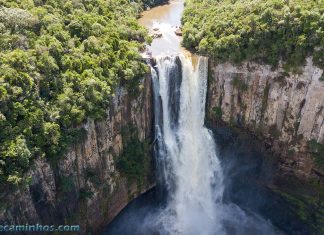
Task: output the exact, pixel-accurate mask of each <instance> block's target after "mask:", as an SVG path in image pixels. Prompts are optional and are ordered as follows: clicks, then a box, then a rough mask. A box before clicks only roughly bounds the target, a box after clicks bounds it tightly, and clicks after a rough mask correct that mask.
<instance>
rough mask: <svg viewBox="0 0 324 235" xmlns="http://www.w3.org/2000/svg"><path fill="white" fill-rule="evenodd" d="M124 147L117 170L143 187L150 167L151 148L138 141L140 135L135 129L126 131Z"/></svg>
mask: <svg viewBox="0 0 324 235" xmlns="http://www.w3.org/2000/svg"><path fill="white" fill-rule="evenodd" d="M123 146H124V149H123V152H122V154H121V156H119V158H118V160H117V169H118V170H119V171H120V172H121V173H122V174H123V175H125V176H126V177H127V179H128V180H129V181H136V182H138V183H139V184H140V185H141V184H142V183H143V182H144V180H145V177H146V176H147V172H148V171H149V167H150V150H149V146H148V144H147V143H145V142H142V141H140V140H139V139H138V134H137V131H136V129H135V128H134V127H128V128H127V129H126V128H125V129H124V131H123Z"/></svg>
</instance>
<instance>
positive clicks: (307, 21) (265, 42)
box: [182, 0, 324, 70]
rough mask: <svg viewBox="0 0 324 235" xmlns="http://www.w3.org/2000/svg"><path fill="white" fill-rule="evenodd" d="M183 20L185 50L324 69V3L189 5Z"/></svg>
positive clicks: (228, 0) (233, 0)
mask: <svg viewBox="0 0 324 235" xmlns="http://www.w3.org/2000/svg"><path fill="white" fill-rule="evenodd" d="M182 21H183V24H184V29H183V30H184V39H183V44H184V46H185V47H187V48H191V49H194V50H197V51H198V52H199V53H202V54H207V55H210V56H212V57H213V58H214V59H215V60H216V61H220V62H223V61H228V60H230V61H233V62H237V63H239V62H241V61H243V60H245V59H249V60H255V61H258V62H262V63H263V62H265V63H267V64H271V65H273V66H277V65H278V62H279V60H280V59H281V60H282V61H284V65H285V68H286V69H287V70H289V69H291V68H296V67H297V66H299V65H302V64H303V63H304V61H305V58H306V57H307V56H308V55H313V57H314V62H315V63H316V64H317V65H318V66H320V67H324V49H323V47H324V1H323V0H267V1H266V0H187V1H186V8H185V12H184V16H183V19H182Z"/></svg>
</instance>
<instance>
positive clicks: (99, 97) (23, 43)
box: [0, 0, 148, 184]
mask: <svg viewBox="0 0 324 235" xmlns="http://www.w3.org/2000/svg"><path fill="white" fill-rule="evenodd" d="M142 4H143V2H140V1H132V2H130V1H128V0H93V1H81V0H73V1H72V0H67V1H65V0H64V1H63V0H43V1H40V0H21V1H12V0H0V34H1V35H0V184H4V183H8V182H9V183H13V184H18V183H20V182H21V181H22V175H23V173H24V172H25V171H26V170H27V169H28V168H29V166H30V164H31V160H32V159H34V158H36V157H47V158H53V157H57V156H60V155H62V154H63V152H64V150H65V149H66V148H67V146H68V145H69V144H71V143H74V142H75V141H76V140H77V139H78V138H81V137H82V136H83V132H82V130H80V129H78V128H77V127H79V126H80V124H81V123H83V122H84V121H85V120H86V119H87V118H88V117H90V118H93V119H100V118H102V117H103V116H104V115H105V109H106V108H107V107H108V105H109V101H110V100H111V97H112V96H113V94H114V88H115V87H116V86H118V85H119V84H121V83H122V84H126V86H128V88H129V89H136V82H137V81H139V80H140V79H141V78H142V77H143V75H144V74H145V73H146V72H147V71H148V69H147V67H146V65H145V64H144V63H143V62H142V61H141V58H140V55H139V53H138V52H139V50H140V49H141V48H143V45H144V42H145V40H146V30H145V29H144V28H142V27H141V26H139V25H138V24H137V21H136V16H137V15H138V13H139V11H140V10H141V7H142ZM127 84H131V85H127ZM134 84H135V85H134Z"/></svg>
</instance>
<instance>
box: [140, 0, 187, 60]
mask: <svg viewBox="0 0 324 235" xmlns="http://www.w3.org/2000/svg"><path fill="white" fill-rule="evenodd" d="M183 9H184V1H183V0H173V1H170V3H169V4H165V5H163V6H158V7H155V8H152V9H150V10H147V11H145V12H143V13H142V16H141V18H140V19H139V23H140V24H141V25H143V26H145V27H147V28H148V30H149V32H150V34H160V35H162V36H161V37H159V38H155V39H154V40H153V42H152V44H151V45H150V46H148V51H149V52H150V53H151V54H152V56H153V57H155V56H162V55H173V54H180V53H181V54H185V55H186V56H191V53H189V52H188V51H186V50H185V49H184V48H183V47H181V40H182V37H181V36H177V35H176V34H175V31H176V30H177V29H178V28H179V27H180V26H181V16H182V12H183Z"/></svg>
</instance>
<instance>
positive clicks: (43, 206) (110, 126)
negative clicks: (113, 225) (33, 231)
mask: <svg viewBox="0 0 324 235" xmlns="http://www.w3.org/2000/svg"><path fill="white" fill-rule="evenodd" d="M150 83H151V82H150V79H148V78H147V79H145V81H144V84H143V86H142V90H141V91H140V93H139V94H136V97H134V95H130V94H129V93H128V92H127V91H126V90H125V89H119V90H118V91H117V94H116V96H115V97H114V99H113V101H112V105H111V108H110V109H109V110H107V117H106V118H105V119H104V120H102V121H93V120H88V122H87V123H86V124H85V125H84V129H85V130H86V132H85V133H86V134H85V137H84V140H83V141H81V143H79V144H75V145H74V146H72V147H71V148H70V149H69V151H68V152H67V153H66V154H65V156H63V157H60V159H59V160H57V161H52V162H49V161H47V160H46V159H38V160H36V161H35V164H34V167H33V168H32V170H30V172H29V173H28V174H27V175H26V177H31V184H30V186H28V187H26V188H19V189H16V190H4V191H3V193H1V194H0V197H1V198H0V202H1V210H0V222H1V223H0V224H4V223H8V224H26V223H28V224H33V223H35V224H37V223H38V224H55V225H58V224H80V226H81V229H82V232H83V233H85V232H93V231H96V230H98V229H100V228H101V226H103V225H105V224H106V223H108V222H110V221H111V220H112V219H113V218H114V216H115V215H116V214H117V213H118V212H120V210H121V209H122V208H123V207H124V206H125V205H126V204H127V203H128V202H129V201H130V200H131V199H132V198H133V197H135V196H137V195H139V194H140V193H141V192H143V191H145V190H147V189H148V188H150V187H151V186H152V184H153V182H154V179H153V176H152V175H153V174H152V167H150V168H149V170H148V172H146V173H145V175H146V177H145V179H144V182H142V184H141V187H138V184H137V182H136V181H135V180H132V179H129V178H126V177H125V176H123V174H121V173H120V172H118V170H116V161H117V159H118V157H119V156H120V154H121V153H122V151H123V148H124V146H123V144H124V143H125V140H123V138H124V136H123V129H125V128H126V129H127V128H129V127H130V126H134V127H135V129H136V133H137V135H138V138H139V139H140V140H141V141H150V138H151V126H152V115H153V112H152V95H151V92H152V91H151V84H150ZM13 191H14V192H13ZM4 192H7V193H4ZM9 192H10V193H9Z"/></svg>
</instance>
